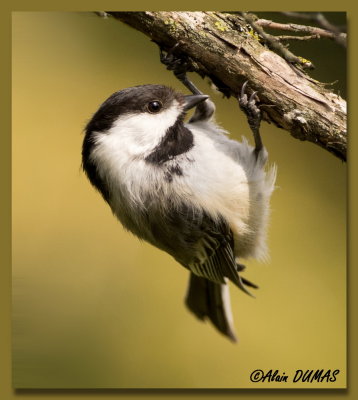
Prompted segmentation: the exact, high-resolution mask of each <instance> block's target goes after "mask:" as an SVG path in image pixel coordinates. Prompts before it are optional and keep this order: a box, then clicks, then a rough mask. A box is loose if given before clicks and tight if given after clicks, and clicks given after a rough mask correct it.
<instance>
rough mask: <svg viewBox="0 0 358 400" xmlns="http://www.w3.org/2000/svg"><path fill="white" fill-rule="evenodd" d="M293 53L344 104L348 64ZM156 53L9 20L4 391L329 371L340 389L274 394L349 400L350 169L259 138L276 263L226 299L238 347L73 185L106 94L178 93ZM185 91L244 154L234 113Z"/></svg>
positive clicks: (74, 20) (277, 135)
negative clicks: (333, 395)
mask: <svg viewBox="0 0 358 400" xmlns="http://www.w3.org/2000/svg"><path fill="white" fill-rule="evenodd" d="M262 15H263V14H262V13H261V14H260V16H262ZM270 17H271V15H270ZM298 46H301V47H300V50H299V54H298V55H300V56H302V57H305V58H308V59H310V60H312V61H313V62H314V63H315V64H316V67H317V69H316V71H315V72H314V74H313V76H314V77H316V78H317V79H320V80H321V81H324V82H333V81H335V80H338V81H339V82H338V83H337V84H336V85H335V86H334V89H335V90H336V91H339V92H340V93H341V94H343V95H345V55H344V51H343V50H342V49H341V48H339V47H338V46H337V45H335V44H333V43H331V42H328V41H326V42H324V41H317V42H316V43H313V44H311V45H308V44H307V46H302V44H299V45H298ZM291 48H294V47H291ZM158 54H159V52H158V49H157V47H156V45H155V44H153V43H151V42H150V41H149V39H148V38H147V37H145V36H144V35H142V34H140V33H138V32H136V31H134V30H133V29H131V28H129V27H127V26H125V25H123V24H121V23H120V22H118V21H115V20H112V19H101V18H99V17H97V16H96V15H94V14H91V13H53V12H52V13H46V12H38V13H37V12H15V13H13V122H12V123H13V139H12V163H13V164H12V174H13V186H12V198H13V209H12V213H13V217H12V218H13V255H12V257H13V382H14V386H15V387H17V388H152V387H161V388H183V387H188V388H189V387H190V388H199V387H206V388H224V387H225V388H237V387H241V388H243V387H246V388H250V387H255V388H257V387H260V388H263V387H271V388H273V387H281V388H282V386H283V385H282V383H261V384H257V383H256V384H255V383H251V382H250V379H249V376H250V373H251V372H252V371H253V370H255V369H258V368H260V369H263V370H269V369H279V370H280V371H281V372H285V373H286V375H290V376H293V375H294V372H295V370H296V369H303V370H306V369H321V368H325V369H340V370H341V372H340V374H339V375H338V379H337V381H336V382H332V383H321V384H313V385H312V384H299V383H296V384H290V383H287V384H285V387H295V388H298V387H303V386H305V387H311V388H312V387H319V388H323V387H330V388H333V387H344V386H345V381H346V370H345V368H346V165H345V164H343V163H342V162H340V161H339V160H338V159H336V158H334V157H333V156H332V155H330V154H329V153H328V152H326V151H324V150H322V149H320V148H318V147H317V146H314V145H312V144H310V143H304V142H299V141H297V140H295V139H293V138H291V137H290V135H289V134H288V133H287V132H285V131H282V130H279V129H277V128H275V127H273V126H270V125H268V124H265V123H264V124H263V126H262V135H263V140H264V143H265V145H266V147H267V149H268V151H269V155H270V161H271V162H274V163H276V164H277V165H278V179H277V186H278V188H277V190H276V191H275V193H274V195H273V198H272V217H271V224H270V229H269V240H268V242H269V247H270V253H271V260H270V262H269V263H267V264H260V263H258V262H255V261H254V260H248V261H246V262H245V264H246V265H247V267H248V268H247V272H246V274H245V276H246V277H248V279H250V280H252V281H253V282H255V283H257V284H258V285H259V286H260V290H259V291H258V292H257V298H256V299H252V298H250V297H249V296H246V295H245V294H243V293H242V292H239V291H238V290H236V288H234V287H231V296H232V307H233V313H234V319H235V325H236V329H237V333H238V336H239V340H240V341H239V343H238V344H236V345H234V344H232V343H230V342H229V341H228V340H226V339H225V338H224V337H222V336H221V335H219V334H218V333H217V332H216V331H215V330H214V328H212V326H211V325H209V324H208V323H201V322H199V321H197V320H196V319H195V318H194V317H193V316H192V315H191V314H190V313H189V312H188V311H187V310H186V308H185V307H184V304H183V299H184V295H185V291H186V285H187V279H188V273H187V271H186V270H184V269H183V268H181V267H180V266H179V265H178V264H177V263H176V262H175V261H174V260H173V259H171V257H170V256H168V255H167V254H165V253H163V252H161V251H159V250H157V249H156V248H154V247H152V246H150V245H148V244H146V243H141V242H139V240H137V239H136V238H135V237H133V236H132V235H130V234H129V233H126V232H125V231H124V230H123V228H122V227H121V225H120V224H119V223H118V222H117V220H116V219H115V218H114V217H113V215H112V213H111V211H110V209H109V207H108V206H107V205H106V204H105V203H104V202H103V200H102V198H101V197H100V195H99V194H98V193H97V192H96V191H95V190H94V189H93V188H92V187H91V185H90V184H89V182H88V180H87V179H86V178H85V176H84V174H83V172H82V171H81V144H82V139H83V133H82V131H83V128H84V126H85V124H86V122H87V121H88V120H89V118H90V117H91V115H92V114H93V113H94V112H95V111H96V109H97V107H98V106H99V105H100V104H101V102H102V101H103V100H104V99H106V98H107V97H108V96H109V95H110V94H111V93H113V92H114V91H116V90H119V89H121V88H125V87H129V86H134V85H138V84H145V83H160V84H166V85H169V86H172V87H174V88H176V89H178V90H181V91H183V88H182V87H181V85H180V84H179V83H178V82H177V81H176V80H175V79H174V77H173V76H172V74H171V73H170V72H168V71H166V69H165V67H164V66H162V65H161V64H160V63H159V58H158ZM192 79H193V80H194V81H195V82H196V83H197V84H198V85H199V86H200V87H201V88H202V90H203V91H205V92H206V93H208V94H210V95H211V96H212V99H213V100H214V101H215V103H216V105H217V114H216V117H217V121H218V122H219V123H220V124H221V125H222V126H223V127H224V128H225V129H227V130H228V131H230V132H231V133H232V136H233V137H234V138H236V139H240V137H241V135H245V136H247V137H248V138H249V139H250V141H251V134H250V131H249V128H248V126H247V122H246V120H245V117H244V116H243V114H242V113H241V112H240V111H239V108H238V105H237V102H236V101H235V100H234V99H230V100H227V99H222V98H221V96H220V95H218V94H215V93H214V92H213V91H212V90H211V89H210V86H209V85H208V84H207V83H206V82H204V81H202V80H201V79H200V78H198V77H196V76H192Z"/></svg>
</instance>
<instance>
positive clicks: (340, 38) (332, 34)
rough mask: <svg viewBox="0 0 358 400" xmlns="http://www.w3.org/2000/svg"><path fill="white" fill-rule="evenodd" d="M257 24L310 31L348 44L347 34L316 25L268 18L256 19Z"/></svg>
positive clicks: (342, 43)
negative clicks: (281, 21) (290, 22)
mask: <svg viewBox="0 0 358 400" xmlns="http://www.w3.org/2000/svg"><path fill="white" fill-rule="evenodd" d="M255 23H256V25H259V26H261V27H263V28H271V29H279V30H282V31H290V32H300V33H309V34H311V35H317V36H320V37H323V38H328V39H331V40H335V41H337V42H338V43H339V44H341V45H343V46H346V45H347V43H346V42H347V35H346V34H345V33H340V32H338V33H336V32H331V31H328V30H326V29H322V28H317V27H315V26H307V25H297V24H282V23H279V22H273V21H270V20H267V19H258V20H257V21H255Z"/></svg>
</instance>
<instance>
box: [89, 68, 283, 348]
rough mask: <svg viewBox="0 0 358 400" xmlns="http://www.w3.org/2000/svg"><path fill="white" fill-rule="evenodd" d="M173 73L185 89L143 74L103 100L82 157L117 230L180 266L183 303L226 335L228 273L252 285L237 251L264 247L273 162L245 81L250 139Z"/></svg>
mask: <svg viewBox="0 0 358 400" xmlns="http://www.w3.org/2000/svg"><path fill="white" fill-rule="evenodd" d="M176 75H177V77H179V79H180V80H181V81H182V82H183V83H184V84H185V86H186V87H188V88H189V89H190V91H191V92H192V93H191V94H190V95H184V94H183V93H181V92H179V91H176V90H174V89H172V88H170V87H168V86H165V85H157V84H145V85H138V86H134V87H129V88H126V89H122V90H119V91H117V92H115V93H113V94H112V95H111V96H110V97H109V98H108V99H107V100H105V101H104V103H103V104H102V105H101V106H100V107H99V109H98V110H97V111H96V112H95V113H94V115H93V116H92V118H91V119H90V120H89V122H88V123H87V125H86V128H85V134H84V140H83V145H82V166H83V170H84V172H85V174H86V175H87V177H88V179H89V181H90V182H91V184H92V185H93V186H94V187H95V188H96V189H97V190H98V191H99V192H100V193H101V195H102V196H103V199H104V200H105V201H106V202H107V203H108V204H109V206H110V208H111V210H112V212H113V214H114V215H115V216H116V217H117V218H118V220H119V221H120V222H121V223H122V225H123V227H124V228H125V229H126V230H128V231H129V232H131V233H133V234H134V235H135V236H137V237H138V238H140V239H142V240H144V241H146V242H148V243H150V244H151V245H153V246H155V247H157V248H159V249H160V250H163V251H165V252H166V253H168V254H169V255H171V256H172V257H173V258H174V259H175V260H176V261H177V262H178V263H179V264H180V265H181V266H183V267H184V268H186V269H187V270H188V271H189V275H190V278H189V285H188V289H187V292H186V296H185V304H186V306H187V307H188V309H189V310H190V311H191V312H192V313H193V314H194V315H195V316H196V317H197V318H198V319H200V320H209V321H211V323H212V324H213V326H214V327H215V328H216V329H217V330H218V331H219V332H220V333H221V334H223V335H224V336H226V337H227V338H228V339H230V340H231V341H233V342H236V341H237V334H236V331H235V326H234V321H233V315H232V310H231V304H230V294H229V285H228V283H229V281H231V282H232V283H233V284H234V285H235V286H237V287H238V288H240V289H241V290H243V291H244V292H246V293H248V294H251V293H250V291H249V290H248V288H257V286H256V285H255V284H253V283H251V282H250V281H249V280H247V279H246V278H244V277H243V276H242V272H243V271H244V269H245V267H244V265H242V264H241V259H242V258H248V257H255V258H259V259H265V257H267V245H266V232H267V225H268V219H269V214H270V204H269V203H270V197H271V194H272V192H273V190H274V186H275V180H276V166H275V165H272V166H271V167H269V168H268V167H267V165H266V164H267V158H268V153H267V150H266V149H265V147H264V146H263V145H262V140H261V137H260V133H259V125H260V120H261V113H260V110H259V107H258V106H257V104H256V100H255V99H256V92H253V93H252V94H251V96H248V94H247V93H246V92H247V82H245V84H244V85H243V86H242V89H241V92H240V95H239V105H240V107H241V108H242V109H243V110H244V111H245V113H246V114H247V117H248V121H249V125H250V127H251V129H252V130H253V133H254V139H255V147H253V146H251V145H250V144H249V143H248V141H247V140H246V139H245V138H243V139H242V141H236V140H233V139H231V138H230V137H229V134H228V133H227V132H226V131H225V130H224V129H223V128H221V127H220V126H219V125H218V124H217V123H216V122H215V119H214V112H215V105H214V103H213V102H212V101H211V100H210V98H209V96H207V95H204V94H203V93H201V92H200V90H199V89H197V88H196V86H195V85H194V84H193V83H192V82H191V81H190V80H189V79H188V78H187V76H186V74H185V73H180V74H179V73H178V74H176ZM193 108H195V112H194V114H193V115H192V117H191V118H190V119H189V121H188V122H186V115H187V113H188V111H189V110H191V109H193ZM153 274H155V272H154V271H153Z"/></svg>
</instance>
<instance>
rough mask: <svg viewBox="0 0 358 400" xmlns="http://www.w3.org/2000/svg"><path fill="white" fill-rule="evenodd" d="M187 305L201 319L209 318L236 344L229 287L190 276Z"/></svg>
mask: <svg viewBox="0 0 358 400" xmlns="http://www.w3.org/2000/svg"><path fill="white" fill-rule="evenodd" d="M185 304H186V305H187V307H188V308H189V309H190V311H192V312H193V313H194V314H195V315H196V316H197V317H198V318H199V319H201V320H204V319H205V318H209V319H210V321H211V322H212V323H213V324H214V326H215V327H216V328H217V329H218V330H219V331H220V332H221V333H222V334H224V335H225V336H227V337H228V338H229V339H231V340H232V341H234V342H236V341H237V338H236V334H235V331H234V326H233V318H232V313H231V305H230V295H229V286H228V285H227V284H219V283H215V282H212V281H209V280H208V279H206V278H203V277H200V276H197V275H194V274H193V273H191V274H190V280H189V288H188V292H187V295H186V299H185Z"/></svg>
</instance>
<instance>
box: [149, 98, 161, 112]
mask: <svg viewBox="0 0 358 400" xmlns="http://www.w3.org/2000/svg"><path fill="white" fill-rule="evenodd" d="M162 107H163V106H162V103H161V102H160V101H158V100H154V101H151V102H149V103H148V104H147V110H148V111H149V112H150V113H152V114H155V113H157V112H159V111H160V110H161V109H162Z"/></svg>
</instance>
